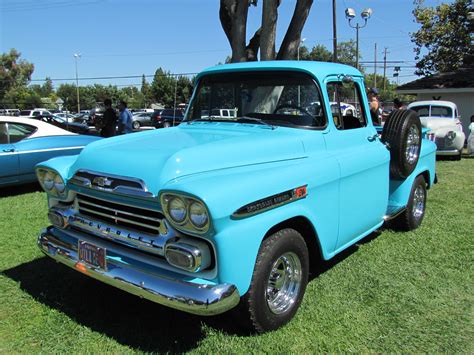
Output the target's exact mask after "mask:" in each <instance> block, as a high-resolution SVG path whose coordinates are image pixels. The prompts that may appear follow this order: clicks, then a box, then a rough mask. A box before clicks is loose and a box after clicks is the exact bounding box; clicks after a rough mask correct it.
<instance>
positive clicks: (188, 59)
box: [0, 0, 452, 86]
mask: <svg viewBox="0 0 474 355" xmlns="http://www.w3.org/2000/svg"><path fill="white" fill-rule="evenodd" d="M442 2H452V1H446V0H445V1H441V0H426V1H425V3H426V5H429V6H435V5H438V4H440V3H442ZM295 3H296V1H295V0H283V1H282V4H281V6H280V8H279V22H278V26H279V27H278V32H277V36H278V40H279V41H281V40H282V38H283V36H284V34H285V31H286V28H287V26H288V23H289V21H290V18H291V15H292V14H293V9H294V6H295ZM331 4H332V0H314V3H313V7H312V9H311V13H310V15H309V18H308V20H307V22H306V25H305V28H304V30H303V35H302V37H303V38H306V41H305V45H306V46H307V47H312V46H314V45H316V44H323V45H325V46H327V47H328V48H329V49H330V50H332V7H331ZM261 7H262V0H259V1H258V7H257V8H255V7H251V8H250V10H249V21H248V31H247V32H248V33H247V35H248V36H251V35H252V34H253V33H254V32H255V30H256V29H257V28H258V25H259V22H260V20H261ZM346 7H353V8H354V9H355V10H356V11H357V13H360V12H361V11H362V10H363V9H364V8H366V7H371V8H372V10H373V15H372V18H371V19H370V20H369V22H368V24H367V27H366V28H364V29H361V30H360V50H361V54H362V56H363V58H362V61H373V60H374V44H375V43H377V47H378V51H377V60H378V61H380V64H379V66H381V65H382V62H381V61H382V59H383V55H382V51H383V49H384V47H387V48H388V52H389V54H388V55H387V60H389V61H405V62H404V63H401V64H390V65H389V66H388V67H387V69H388V70H387V75H388V76H389V77H390V78H392V74H393V67H394V65H399V66H401V67H402V68H401V69H402V70H401V74H400V79H399V80H400V83H402V82H407V81H411V80H414V79H416V78H417V77H416V76H414V75H413V71H414V68H413V65H414V64H415V62H414V53H413V45H412V43H411V42H410V37H409V33H410V32H414V31H416V30H417V29H418V28H419V26H418V25H417V24H416V23H415V22H414V20H413V15H412V13H411V11H412V9H413V0H337V16H338V18H337V29H338V40H339V41H347V40H349V39H351V38H354V39H355V30H354V29H352V28H350V27H349V26H348V24H347V20H346V19H345V16H344V9H345V8H346ZM218 13H219V1H218V0H134V1H132V0H0V44H1V48H0V49H1V51H2V52H7V51H8V50H9V49H10V48H16V49H17V50H19V51H20V52H21V53H22V58H24V59H26V60H28V61H30V62H32V63H34V65H35V71H34V73H33V79H34V80H43V79H44V78H45V77H47V76H48V77H50V78H53V79H62V78H66V79H68V78H74V77H75V63H74V57H73V54H74V53H81V55H82V56H81V58H80V59H79V60H78V72H79V77H80V78H96V77H111V76H134V75H139V76H141V75H142V74H145V75H152V74H153V73H154V72H155V70H156V69H157V68H158V67H162V68H163V69H165V70H167V71H170V72H172V73H196V72H199V71H201V70H202V69H204V68H206V67H208V66H212V65H215V64H217V63H219V62H223V61H224V60H225V58H226V57H227V56H228V55H229V54H230V47H229V44H228V42H227V39H226V37H225V35H224V32H223V30H222V28H221V25H220V22H219V16H218ZM359 21H360V22H361V23H362V20H361V19H360V18H359ZM373 70H374V69H373V64H370V65H369V67H368V69H367V72H369V73H372V72H373ZM382 71H383V69H382V68H381V67H379V68H377V72H378V73H379V74H381V73H382ZM53 82H54V84H55V85H58V84H60V83H63V82H68V81H59V80H58V81H54V80H53ZM140 82H141V80H140V79H139V78H136V79H133V78H132V79H125V78H117V79H113V80H111V79H107V80H100V79H95V80H84V81H81V82H80V84H90V83H100V84H109V83H110V84H115V85H119V86H122V85H130V84H137V85H139V84H140ZM37 83H41V82H40V81H38V82H37Z"/></svg>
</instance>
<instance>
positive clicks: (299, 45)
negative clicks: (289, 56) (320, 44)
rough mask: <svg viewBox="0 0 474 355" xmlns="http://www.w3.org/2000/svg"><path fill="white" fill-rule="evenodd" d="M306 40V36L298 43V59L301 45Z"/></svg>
mask: <svg viewBox="0 0 474 355" xmlns="http://www.w3.org/2000/svg"><path fill="white" fill-rule="evenodd" d="M304 41H306V38H303V39H300V43H299V44H298V50H297V59H298V60H300V47H301V46H302V45H303V43H304Z"/></svg>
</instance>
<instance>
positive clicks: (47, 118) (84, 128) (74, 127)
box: [35, 115, 90, 134]
mask: <svg viewBox="0 0 474 355" xmlns="http://www.w3.org/2000/svg"><path fill="white" fill-rule="evenodd" d="M35 118H36V119H38V120H41V121H44V122H48V123H50V124H52V125H54V126H57V127H60V128H62V129H65V130H66V131H70V132H74V133H78V134H89V133H90V130H89V126H88V125H86V124H83V123H78V122H68V121H66V120H65V119H64V118H62V117H59V116H56V115H40V116H37V117H35Z"/></svg>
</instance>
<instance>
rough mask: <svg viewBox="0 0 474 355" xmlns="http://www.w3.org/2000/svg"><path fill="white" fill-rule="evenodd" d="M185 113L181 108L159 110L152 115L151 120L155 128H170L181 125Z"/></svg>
mask: <svg viewBox="0 0 474 355" xmlns="http://www.w3.org/2000/svg"><path fill="white" fill-rule="evenodd" d="M183 119H184V114H183V111H182V110H181V109H176V110H174V109H168V108H165V109H163V110H157V111H155V112H154V113H153V114H152V115H151V121H152V124H153V126H155V128H168V127H173V126H177V125H179V124H180V123H181V122H183Z"/></svg>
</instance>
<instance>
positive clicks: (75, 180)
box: [69, 169, 156, 198]
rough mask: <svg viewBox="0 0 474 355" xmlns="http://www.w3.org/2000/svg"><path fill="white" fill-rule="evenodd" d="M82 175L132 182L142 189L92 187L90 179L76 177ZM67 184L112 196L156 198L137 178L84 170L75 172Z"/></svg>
mask: <svg viewBox="0 0 474 355" xmlns="http://www.w3.org/2000/svg"><path fill="white" fill-rule="evenodd" d="M78 173H79V174H80V173H83V174H89V175H94V176H96V177H105V178H111V179H119V180H126V181H130V182H134V183H137V184H139V185H140V186H141V187H142V188H141V189H138V188H134V187H130V186H123V185H119V186H116V187H115V188H113V189H110V188H107V187H101V186H97V185H94V184H93V182H92V181H91V180H90V179H87V178H84V177H82V176H76V175H77V174H78ZM69 183H71V184H73V185H78V186H81V187H86V188H89V189H93V190H97V191H105V192H110V193H114V194H119V195H126V196H132V197H142V198H154V197H156V196H155V195H154V194H153V193H152V192H150V191H148V188H147V186H146V184H145V182H144V181H143V180H142V179H139V178H134V177H130V176H120V175H114V174H109V173H101V172H98V171H93V170H86V169H79V170H77V171H76V172H75V173H74V175H73V177H72V178H71V179H69Z"/></svg>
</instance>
